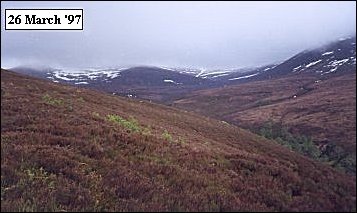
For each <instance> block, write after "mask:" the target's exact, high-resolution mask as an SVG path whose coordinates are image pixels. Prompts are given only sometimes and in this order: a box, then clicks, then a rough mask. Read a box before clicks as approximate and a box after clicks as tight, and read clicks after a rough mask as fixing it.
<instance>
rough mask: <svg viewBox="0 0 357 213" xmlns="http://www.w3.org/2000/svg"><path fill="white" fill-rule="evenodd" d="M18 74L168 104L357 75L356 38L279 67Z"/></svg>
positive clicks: (31, 70) (142, 68)
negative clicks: (246, 86)
mask: <svg viewBox="0 0 357 213" xmlns="http://www.w3.org/2000/svg"><path fill="white" fill-rule="evenodd" d="M11 70H13V71H16V72H19V73H23V74H27V75H31V76H35V77H40V78H46V79H48V80H51V81H53V82H61V83H68V84H72V85H78V86H83V87H87V88H94V89H98V90H102V91H106V92H109V93H114V94H118V95H122V96H128V97H137V98H142V99H149V100H154V101H160V102H166V101H169V100H173V99H177V98H178V97H182V96H183V95H185V94H186V93H189V92H192V91H195V90H199V89H208V88H217V87H222V86H229V85H236V84H242V83H245V82H250V81H256V80H266V79H272V78H279V77H284V76H286V75H312V76H317V77H320V78H328V77H330V76H336V75H340V74H342V73H344V72H355V70H356V38H355V37H353V38H347V39H341V40H339V41H336V42H334V43H331V44H329V45H326V46H323V47H320V48H317V49H313V50H306V51H303V52H301V53H299V54H297V55H295V56H294V57H292V58H290V59H288V60H286V61H284V62H282V63H279V64H270V65H265V66H261V67H256V68H254V67H253V68H239V69H217V70H206V69H197V68H173V67H163V66H162V67H155V66H139V67H129V68H122V67H119V68H95V69H94V68H91V69H72V70H67V69H53V68H48V67H41V68H34V67H29V68H27V67H17V68H13V69H11Z"/></svg>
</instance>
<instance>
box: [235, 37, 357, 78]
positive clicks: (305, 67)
mask: <svg viewBox="0 0 357 213" xmlns="http://www.w3.org/2000/svg"><path fill="white" fill-rule="evenodd" d="M344 72H356V37H352V38H346V39H340V40H338V41H336V42H333V43H331V44H328V45H325V46H322V47H320V48H316V49H312V50H305V51H303V52H301V53H299V54H297V55H295V56H293V57H292V58H290V59H288V60H286V61H284V62H282V63H281V64H278V65H276V66H273V67H271V68H270V69H268V70H266V71H264V72H263V71H262V70H261V69H260V70H254V71H252V72H250V73H248V74H245V75H238V76H237V77H236V78H231V79H229V80H236V81H240V82H247V81H254V80H264V79H271V78H279V77H283V76H286V75H294V74H299V75H301V74H308V75H313V76H321V77H324V78H327V77H330V76H336V75H340V74H342V73H344Z"/></svg>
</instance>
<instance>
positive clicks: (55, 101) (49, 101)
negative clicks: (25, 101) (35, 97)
mask: <svg viewBox="0 0 357 213" xmlns="http://www.w3.org/2000/svg"><path fill="white" fill-rule="evenodd" d="M42 100H43V101H44V102H45V103H47V104H49V105H52V106H60V105H63V100H62V99H58V98H53V97H51V96H50V95H49V94H45V95H44V96H42Z"/></svg>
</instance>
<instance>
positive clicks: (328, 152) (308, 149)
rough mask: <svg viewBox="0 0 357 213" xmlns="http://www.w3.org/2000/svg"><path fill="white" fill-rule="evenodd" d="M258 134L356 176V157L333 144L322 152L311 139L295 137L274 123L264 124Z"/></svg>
mask: <svg viewBox="0 0 357 213" xmlns="http://www.w3.org/2000/svg"><path fill="white" fill-rule="evenodd" d="M257 133H258V134H259V135H261V136H263V137H265V138H268V139H271V140H274V141H276V142H277V143H279V144H281V145H283V146H286V147H288V148H290V149H291V150H293V151H296V152H298V153H301V154H303V155H305V156H308V157H310V158H312V159H315V160H319V161H323V162H327V163H329V164H330V165H331V166H332V167H335V168H337V169H341V170H344V171H345V172H347V173H351V174H356V156H355V155H352V154H351V153H349V152H347V151H346V150H344V149H343V148H341V147H340V146H338V145H336V144H334V143H332V142H330V143H328V144H327V145H326V146H325V147H324V148H323V149H321V150H320V149H319V148H318V147H317V146H316V145H315V144H314V142H313V140H312V138H311V137H308V136H306V135H293V134H291V133H290V132H289V130H288V128H287V127H286V126H282V125H281V124H279V123H274V122H273V121H268V122H266V123H264V124H263V125H262V126H261V127H260V128H259V129H258V131H257Z"/></svg>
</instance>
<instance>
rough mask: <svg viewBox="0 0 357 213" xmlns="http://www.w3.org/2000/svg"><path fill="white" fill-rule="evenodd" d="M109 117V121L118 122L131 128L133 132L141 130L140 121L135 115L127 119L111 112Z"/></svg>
mask: <svg viewBox="0 0 357 213" xmlns="http://www.w3.org/2000/svg"><path fill="white" fill-rule="evenodd" d="M107 119H108V121H110V122H113V123H117V124H119V125H120V126H122V127H124V128H126V129H129V130H130V131H133V132H139V131H141V128H140V126H139V124H138V121H137V120H135V119H134V118H133V117H130V118H129V120H126V119H124V118H122V117H120V116H119V115H111V114H109V115H107Z"/></svg>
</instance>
